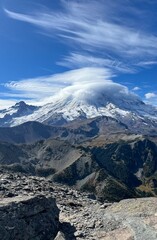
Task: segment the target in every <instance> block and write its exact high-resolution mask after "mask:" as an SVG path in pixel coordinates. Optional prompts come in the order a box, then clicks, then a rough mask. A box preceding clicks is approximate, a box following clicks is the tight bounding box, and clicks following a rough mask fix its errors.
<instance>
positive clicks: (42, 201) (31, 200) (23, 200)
mask: <svg viewBox="0 0 157 240" xmlns="http://www.w3.org/2000/svg"><path fill="white" fill-rule="evenodd" d="M58 227H59V210H58V208H57V206H56V202H55V199H54V198H52V197H45V196H42V195H37V196H32V197H31V196H18V197H12V198H5V199H1V200H0V239H2V240H13V239H16V240H21V239H22V240H48V239H54V238H55V236H56V234H57V232H58Z"/></svg>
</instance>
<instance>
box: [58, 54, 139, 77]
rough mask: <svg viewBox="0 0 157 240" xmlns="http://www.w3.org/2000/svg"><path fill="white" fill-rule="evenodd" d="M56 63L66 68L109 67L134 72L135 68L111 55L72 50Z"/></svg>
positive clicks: (115, 70) (114, 69)
mask: <svg viewBox="0 0 157 240" xmlns="http://www.w3.org/2000/svg"><path fill="white" fill-rule="evenodd" d="M57 64H58V65H61V66H65V67H68V68H78V67H79V68H81V67H84V66H86V67H105V68H109V69H111V70H112V71H113V72H123V73H134V72H135V71H136V70H135V69H133V68H130V67H129V66H127V65H125V64H124V63H122V62H120V61H119V60H116V59H113V58H112V57H109V56H108V58H105V57H94V56H92V55H89V54H81V53H75V52H72V53H71V54H70V55H69V56H65V57H64V58H63V59H62V60H61V61H59V62H57Z"/></svg>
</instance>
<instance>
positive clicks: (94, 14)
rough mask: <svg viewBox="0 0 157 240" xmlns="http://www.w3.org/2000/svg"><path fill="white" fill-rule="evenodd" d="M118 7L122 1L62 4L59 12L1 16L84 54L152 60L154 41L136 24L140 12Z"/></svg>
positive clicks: (44, 11) (154, 39)
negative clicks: (25, 25) (66, 42)
mask: <svg viewBox="0 0 157 240" xmlns="http://www.w3.org/2000/svg"><path fill="white" fill-rule="evenodd" d="M120 3H124V1H122V0H120V1H118V3H114V1H106V2H105V3H104V1H103V0H101V1H95V0H93V1H88V0H87V1H86V2H84V1H79V2H78V1H62V7H63V9H62V10H61V9H60V11H54V10H51V9H46V10H45V8H43V11H41V10H40V11H35V12H34V13H32V14H23V13H16V12H13V11H9V10H6V9H5V12H6V14H7V15H8V16H9V17H11V18H13V19H16V20H19V21H24V22H28V23H30V24H33V25H35V26H37V27H39V28H41V29H42V30H43V31H44V32H45V33H47V34H49V35H50V36H52V37H54V36H58V37H59V39H60V40H61V39H62V40H63V39H64V42H65V41H67V40H69V42H72V43H73V44H71V45H74V46H75V47H76V46H77V45H78V44H79V46H81V47H82V49H83V50H84V51H87V50H88V51H91V52H92V53H93V52H94V53H95V52H99V51H104V52H106V53H110V54H113V55H115V56H116V58H121V59H124V58H125V59H126V58H128V59H132V60H134V61H135V57H136V58H138V62H139V59H143V57H145V58H146V57H147V59H148V58H150V59H152V58H155V57H156V54H157V45H156V42H157V37H156V36H155V35H153V34H150V32H147V31H145V30H144V29H142V27H141V24H140V23H141V22H140V21H137V19H139V16H141V15H142V14H139V13H142V11H141V12H140V10H137V8H136V9H133V7H131V4H130V3H129V1H128V2H127V7H125V6H126V5H124V4H121V5H120V6H119V4H120ZM89 9H90V11H89ZM127 13H129V14H127ZM125 14H127V15H125ZM130 15H132V16H134V19H135V20H134V21H133V18H132V21H131V22H132V25H130V21H129V19H130V18H129V16H130ZM124 16H127V17H124ZM142 20H143V19H142ZM142 26H143V25H142ZM150 61H151V60H150Z"/></svg>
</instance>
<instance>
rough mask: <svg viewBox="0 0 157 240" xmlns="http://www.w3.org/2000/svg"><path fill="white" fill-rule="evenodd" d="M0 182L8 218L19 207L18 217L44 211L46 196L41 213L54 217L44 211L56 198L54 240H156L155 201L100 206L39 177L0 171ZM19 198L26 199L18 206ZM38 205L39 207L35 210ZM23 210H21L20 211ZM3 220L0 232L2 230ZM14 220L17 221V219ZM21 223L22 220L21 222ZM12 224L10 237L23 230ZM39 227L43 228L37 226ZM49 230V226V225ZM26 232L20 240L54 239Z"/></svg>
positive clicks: (127, 201)
mask: <svg viewBox="0 0 157 240" xmlns="http://www.w3.org/2000/svg"><path fill="white" fill-rule="evenodd" d="M0 183H1V188H0V196H1V203H2V202H5V204H4V205H5V206H4V207H3V204H0V212H1V211H2V209H4V208H6V207H8V206H10V203H12V206H10V210H11V212H10V215H12V211H13V209H14V213H15V212H16V207H17V205H18V204H19V208H18V209H19V210H18V214H19V216H21V215H20V214H21V213H22V214H23V215H24V214H26V215H29V213H31V212H33V211H36V213H37V212H38V210H41V206H44V208H45V203H46V202H45V201H43V200H44V199H45V196H46V198H47V200H46V201H47V203H48V204H47V206H46V211H43V214H45V216H48V215H50V216H51V214H52V216H54V212H51V211H49V212H47V210H48V209H49V206H51V204H52V203H51V199H52V198H56V202H57V206H58V208H59V209H60V215H59V221H60V224H59V228H58V233H57V236H56V237H55V240H74V239H76V240H81V239H87V240H97V239H103V240H115V239H116V240H119V239H120V240H130V239H132V240H148V239H151V240H156V239H157V227H156V226H157V207H156V206H157V198H142V199H128V200H123V201H120V202H119V203H108V202H106V203H103V204H102V203H100V202H98V201H96V200H93V199H92V197H93V196H92V195H89V194H85V193H80V192H78V191H77V190H74V189H70V188H69V187H65V186H63V185H56V184H54V183H52V181H50V180H46V179H44V178H39V177H31V176H30V177H28V176H25V175H21V174H15V173H9V172H4V171H2V170H1V171H0ZM34 195H35V196H36V195H40V196H41V195H42V196H43V197H35V198H34V197H33V196H34ZM19 196H22V197H23V199H25V200H24V201H23V202H21V203H20V201H19V198H20V197H19ZM17 199H18V201H17ZM26 199H27V200H26ZM25 201H26V202H25ZM40 201H41V202H42V203H43V202H44V204H40ZM52 202H53V200H52ZM30 203H31V204H35V205H34V207H32V208H31V209H30V208H29V207H30V206H31V204H30ZM39 206H40V208H38V207H39ZM23 208H24V211H22V210H23ZM26 209H29V211H28V212H25V210H26ZM42 209H43V208H42ZM47 214H48V215H47ZM8 216H9V213H6V212H5V215H3V218H2V219H3V220H4V219H5V218H7V217H8ZM34 217H35V218H36V217H37V215H36V214H35V215H32V216H31V217H30V222H31V224H32V225H33V227H34V226H36V223H34V224H33V218H34ZM41 217H42V215H40V214H39V215H38V217H37V219H36V220H37V221H39V220H40V219H41ZM2 219H1V224H2V225H1V229H2V230H3V231H5V228H4V222H3V221H2ZM42 219H43V218H42ZM50 219H51V218H50ZM16 221H18V218H17V219H16ZM16 221H15V223H16ZM20 221H22V220H21V219H20ZM47 221H49V219H48V218H47V220H46V222H47ZM10 222H11V219H10ZM15 223H13V222H11V224H12V226H14V228H11V227H10V228H9V233H10V234H14V233H16V231H17V230H18V229H19V227H21V230H22V229H23V228H22V225H19V226H17V225H15ZM27 224H28V222H27ZM42 224H43V222H42ZM51 224H52V222H51ZM5 226H6V225H5ZM29 227H31V225H29ZM40 227H43V226H42V225H41V224H40ZM48 227H51V226H50V225H49V226H48ZM28 229H29V228H28ZM28 229H27V228H24V229H23V232H22V233H23V236H26V238H19V239H28V240H31V239H36V240H38V239H51V240H53V239H54V237H53V236H52V235H51V236H52V237H51V238H49V237H48V234H49V233H47V234H46V235H45V237H47V238H42V237H38V236H36V237H34V238H30V235H27V234H26V235H25V233H27V230H28ZM33 229H34V228H33ZM51 230H52V228H51ZM31 231H32V228H31ZM41 232H42V231H41ZM10 236H11V235H10ZM12 236H14V235H12ZM12 236H11V237H10V238H6V239H7V240H11V239H13V238H12ZM39 236H40V235H39ZM1 239H2V240H4V239H5V238H4V237H3V236H2V238H1ZM16 239H18V238H16Z"/></svg>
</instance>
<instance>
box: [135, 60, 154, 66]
mask: <svg viewBox="0 0 157 240" xmlns="http://www.w3.org/2000/svg"><path fill="white" fill-rule="evenodd" d="M152 65H157V61H142V62H139V63H137V64H136V66H140V67H147V66H152Z"/></svg>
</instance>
